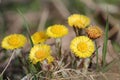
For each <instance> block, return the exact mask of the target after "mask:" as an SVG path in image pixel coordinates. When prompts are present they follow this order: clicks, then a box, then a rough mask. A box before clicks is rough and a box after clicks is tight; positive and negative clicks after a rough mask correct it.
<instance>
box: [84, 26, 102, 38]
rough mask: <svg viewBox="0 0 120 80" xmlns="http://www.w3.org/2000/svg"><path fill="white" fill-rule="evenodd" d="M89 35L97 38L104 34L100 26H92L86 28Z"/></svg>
mask: <svg viewBox="0 0 120 80" xmlns="http://www.w3.org/2000/svg"><path fill="white" fill-rule="evenodd" d="M86 33H87V34H88V37H89V38H91V39H96V38H99V37H101V36H102V33H103V32H102V30H101V29H100V28H99V27H98V26H90V27H88V28H87V29H86Z"/></svg>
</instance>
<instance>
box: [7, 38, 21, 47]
mask: <svg viewBox="0 0 120 80" xmlns="http://www.w3.org/2000/svg"><path fill="white" fill-rule="evenodd" d="M19 43H20V41H19V39H18V38H17V37H10V38H9V40H8V44H10V45H13V46H17V45H18V44H19Z"/></svg>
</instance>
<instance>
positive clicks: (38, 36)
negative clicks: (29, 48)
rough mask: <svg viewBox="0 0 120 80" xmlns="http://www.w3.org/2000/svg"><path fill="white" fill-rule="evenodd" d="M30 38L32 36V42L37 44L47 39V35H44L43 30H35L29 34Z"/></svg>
mask: <svg viewBox="0 0 120 80" xmlns="http://www.w3.org/2000/svg"><path fill="white" fill-rule="evenodd" d="M31 38H32V41H33V44H38V43H42V42H45V41H46V40H47V39H48V36H47V35H46V33H45V32H36V33H34V34H33V35H32V36H31Z"/></svg>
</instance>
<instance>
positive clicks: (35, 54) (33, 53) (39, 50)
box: [29, 44, 51, 64]
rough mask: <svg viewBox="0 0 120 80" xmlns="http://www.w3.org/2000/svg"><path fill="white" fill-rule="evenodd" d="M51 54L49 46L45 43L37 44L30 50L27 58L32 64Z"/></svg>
mask: <svg viewBox="0 0 120 80" xmlns="http://www.w3.org/2000/svg"><path fill="white" fill-rule="evenodd" d="M49 56H51V49H50V46H48V45H46V44H37V45H35V46H34V47H33V48H32V49H31V50H30V54H29V59H30V60H31V62H32V63H33V64H36V63H37V62H42V61H43V60H46V59H47V58H48V57H49Z"/></svg>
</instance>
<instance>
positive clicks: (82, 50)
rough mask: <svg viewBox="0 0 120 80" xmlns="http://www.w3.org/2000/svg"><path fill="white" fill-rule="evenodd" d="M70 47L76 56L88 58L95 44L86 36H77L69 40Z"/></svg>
mask: <svg viewBox="0 0 120 80" xmlns="http://www.w3.org/2000/svg"><path fill="white" fill-rule="evenodd" d="M70 49H71V51H72V52H73V53H74V54H75V55H76V56H77V57H79V58H88V57H90V56H91V55H92V54H93V52H94V51H95V45H94V42H93V41H92V40H91V39H89V38H88V37H86V36H79V37H76V38H74V39H73V40H72V41H71V44H70Z"/></svg>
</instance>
